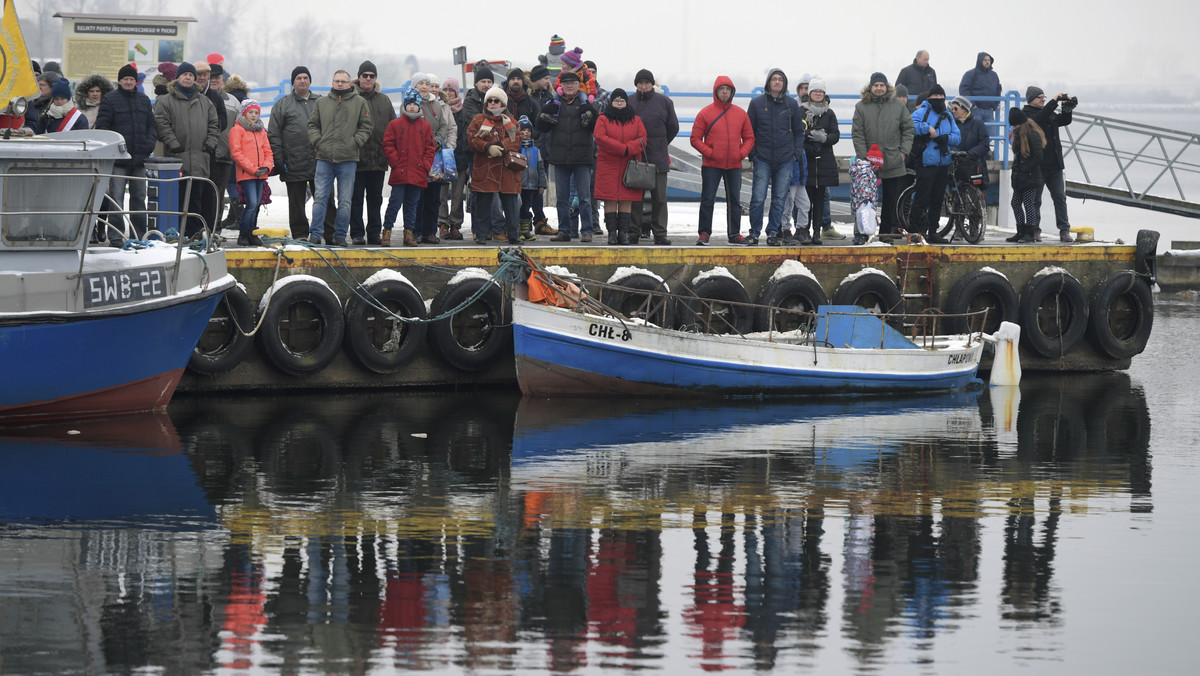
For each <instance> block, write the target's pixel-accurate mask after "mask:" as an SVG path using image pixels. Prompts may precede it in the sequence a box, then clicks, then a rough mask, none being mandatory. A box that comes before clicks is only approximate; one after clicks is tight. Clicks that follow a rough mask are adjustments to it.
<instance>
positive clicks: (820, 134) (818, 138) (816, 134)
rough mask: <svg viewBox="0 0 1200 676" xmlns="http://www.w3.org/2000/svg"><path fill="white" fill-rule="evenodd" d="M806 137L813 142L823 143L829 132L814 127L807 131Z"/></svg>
mask: <svg viewBox="0 0 1200 676" xmlns="http://www.w3.org/2000/svg"><path fill="white" fill-rule="evenodd" d="M808 138H809V140H810V141H812V142H813V143H825V141H826V140H828V139H829V134H828V133H827V132H826V131H825V130H824V129H814V130H812V131H810V132H809V133H808Z"/></svg>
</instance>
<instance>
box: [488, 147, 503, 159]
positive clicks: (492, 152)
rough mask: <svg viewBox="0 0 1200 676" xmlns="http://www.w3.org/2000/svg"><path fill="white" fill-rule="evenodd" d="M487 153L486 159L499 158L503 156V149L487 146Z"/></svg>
mask: <svg viewBox="0 0 1200 676" xmlns="http://www.w3.org/2000/svg"><path fill="white" fill-rule="evenodd" d="M487 153H488V157H500V156H501V155H503V154H504V148H501V147H500V146H488V147H487Z"/></svg>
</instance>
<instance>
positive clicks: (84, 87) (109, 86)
mask: <svg viewBox="0 0 1200 676" xmlns="http://www.w3.org/2000/svg"><path fill="white" fill-rule="evenodd" d="M95 86H99V87H100V95H101V96H103V95H104V94H107V93H109V92H111V91H112V90H114V89H116V86H115V85H113V83H112V80H109V79H108V78H106V77H104V76H103V75H101V74H100V73H92V74H91V75H88V76H87V77H85V78H83V79H82V80H80V81H79V84H77V85H75V106H76V107H77V108H79V109H80V110H83V109H84V108H87V107H88V102H87V93H88V90H89V89H91V88H92V87H95ZM96 105H99V104H96Z"/></svg>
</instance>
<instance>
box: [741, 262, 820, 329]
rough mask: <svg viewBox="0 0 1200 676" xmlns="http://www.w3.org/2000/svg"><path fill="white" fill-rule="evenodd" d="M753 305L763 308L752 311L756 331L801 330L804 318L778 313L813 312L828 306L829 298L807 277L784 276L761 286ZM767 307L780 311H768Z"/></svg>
mask: <svg viewBox="0 0 1200 676" xmlns="http://www.w3.org/2000/svg"><path fill="white" fill-rule="evenodd" d="M755 303H757V304H758V305H763V306H766V307H763V308H760V309H756V310H755V311H754V330H755V331H792V330H795V329H797V328H799V327H800V326H801V324H802V323H803V322H804V316H803V315H799V314H795V313H794V312H781V311H780V310H795V311H797V312H810V313H811V312H816V310H817V307H818V306H821V305H828V304H829V297H828V296H826V295H825V289H822V288H821V283H820V282H818V281H817V280H816V279H814V278H812V277H809V276H808V275H786V276H783V277H776V278H772V279H771V280H770V281H768V282H767V283H766V284H764V285H763V288H762V290H761V291H759V292H758V299H757V300H756V301H755ZM768 307H769V308H779V309H778V310H768V309H767V308H768Z"/></svg>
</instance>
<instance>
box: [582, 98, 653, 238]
mask: <svg viewBox="0 0 1200 676" xmlns="http://www.w3.org/2000/svg"><path fill="white" fill-rule="evenodd" d="M595 137H596V146H597V147H598V151H597V156H596V199H602V200H604V228H605V229H606V230H608V243H609V244H629V228H630V223H631V218H632V217H631V215H630V210H631V208H632V206H633V203H634V202H636V201H639V200H641V199H642V191H643V188H639V187H629V186H628V185H626V184H625V174H626V171H628V170H629V168H630V167H629V163H630V161H632V160H633V159H634V158H636V157H638V156H639V155H640V154H642V153H643V152H645V150H646V128H645V127H644V126H643V125H642V120H641V118H639V117H638V116H637V115H635V114H634V112H633V108H631V107H630V106H629V95H628V94H626V93H625V90H624V89H614V90H613V92H612V94H611V95H610V97H609V100H608V107H606V108H605V109H604V113H603V114H602V115H601V116H600V118H599V119H598V120H596V132H595ZM648 166H649V167H650V170H651V172H653V171H654V168H653V165H648ZM650 176H651V177H652V178H653V176H654V174H653V173H651V174H650Z"/></svg>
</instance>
